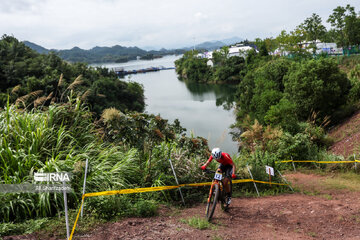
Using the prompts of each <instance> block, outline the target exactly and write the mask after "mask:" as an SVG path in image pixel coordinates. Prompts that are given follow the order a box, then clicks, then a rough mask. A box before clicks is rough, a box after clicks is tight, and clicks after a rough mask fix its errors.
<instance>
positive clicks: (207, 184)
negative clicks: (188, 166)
mask: <svg viewBox="0 0 360 240" xmlns="http://www.w3.org/2000/svg"><path fill="white" fill-rule="evenodd" d="M211 183H212V182H204V183H188V184H180V185H179V187H201V186H209V185H211Z"/></svg>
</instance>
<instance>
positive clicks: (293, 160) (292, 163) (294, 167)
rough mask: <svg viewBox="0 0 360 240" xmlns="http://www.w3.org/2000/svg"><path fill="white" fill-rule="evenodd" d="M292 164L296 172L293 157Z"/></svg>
mask: <svg viewBox="0 0 360 240" xmlns="http://www.w3.org/2000/svg"><path fill="white" fill-rule="evenodd" d="M291 162H292V165H293V167H294V171H295V172H296V168H295V164H294V160H293V158H292V156H291Z"/></svg>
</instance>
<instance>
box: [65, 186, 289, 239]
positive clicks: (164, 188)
mask: <svg viewBox="0 0 360 240" xmlns="http://www.w3.org/2000/svg"><path fill="white" fill-rule="evenodd" d="M246 182H257V183H264V184H274V185H288V184H284V183H270V182H264V181H258V180H253V179H238V180H233V181H232V183H246ZM208 185H211V182H204V183H189V184H180V185H178V186H161V187H148V188H133V189H122V190H114V191H104V192H94V193H86V194H84V195H83V196H82V200H81V205H80V208H79V212H78V214H77V216H76V219H75V222H74V226H73V228H72V231H71V234H70V237H69V240H72V237H73V235H74V232H75V228H76V225H77V222H78V220H79V216H80V212H81V208H82V205H83V204H84V200H85V198H86V197H96V196H105V195H115V194H130V193H141V192H155V191H163V190H170V189H176V188H180V187H199V186H208Z"/></svg>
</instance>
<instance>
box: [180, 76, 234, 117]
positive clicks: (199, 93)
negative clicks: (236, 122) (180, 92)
mask: <svg viewBox="0 0 360 240" xmlns="http://www.w3.org/2000/svg"><path fill="white" fill-rule="evenodd" d="M179 81H180V80H179ZM183 82H184V83H185V86H186V88H187V89H188V90H189V92H191V94H192V95H191V96H192V98H193V100H195V101H205V100H213V99H216V106H223V107H224V108H225V109H226V110H230V109H231V108H232V107H233V103H234V101H235V93H236V85H230V84H220V85H215V84H204V83H196V82H189V81H183Z"/></svg>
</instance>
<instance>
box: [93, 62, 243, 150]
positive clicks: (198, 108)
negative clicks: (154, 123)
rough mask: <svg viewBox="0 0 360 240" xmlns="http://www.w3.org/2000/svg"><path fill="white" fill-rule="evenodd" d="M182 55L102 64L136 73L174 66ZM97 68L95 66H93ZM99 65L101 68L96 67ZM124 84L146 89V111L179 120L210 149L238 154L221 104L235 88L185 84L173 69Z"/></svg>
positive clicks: (231, 115)
mask: <svg viewBox="0 0 360 240" xmlns="http://www.w3.org/2000/svg"><path fill="white" fill-rule="evenodd" d="M179 57H180V56H165V57H163V58H160V59H154V60H151V61H148V60H136V61H130V62H127V63H110V64H101V66H104V67H107V68H110V69H111V68H114V67H123V68H124V70H137V69H143V68H148V67H158V66H164V67H174V66H175V64H174V61H175V60H176V59H178V58H179ZM93 66H94V65H93ZM97 66H99V65H97ZM125 81H134V82H138V83H140V84H142V85H143V86H144V91H145V92H144V94H145V103H146V109H145V111H146V112H148V113H152V114H155V115H157V114H160V116H161V117H162V118H165V119H168V120H169V122H173V121H174V120H175V119H179V120H180V123H181V125H182V126H183V127H185V128H186V129H187V134H188V136H190V134H191V132H192V133H193V134H194V135H195V136H201V137H204V138H206V139H208V141H209V147H210V149H212V148H213V147H220V148H221V149H222V150H223V151H224V152H228V153H229V154H235V153H236V152H237V143H235V142H233V141H232V139H231V136H230V135H229V131H230V128H229V126H230V125H231V124H233V123H234V122H235V116H234V113H233V111H232V110H230V111H229V110H225V109H224V108H223V107H222V106H221V102H222V101H223V100H224V99H225V98H227V97H229V96H232V95H234V94H235V91H236V87H234V86H229V85H225V84H223V85H213V84H212V85H208V84H198V83H185V82H182V81H180V80H179V79H178V78H177V74H176V72H175V70H174V69H171V70H163V71H158V72H149V73H140V74H132V75H127V76H126V77H125Z"/></svg>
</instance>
